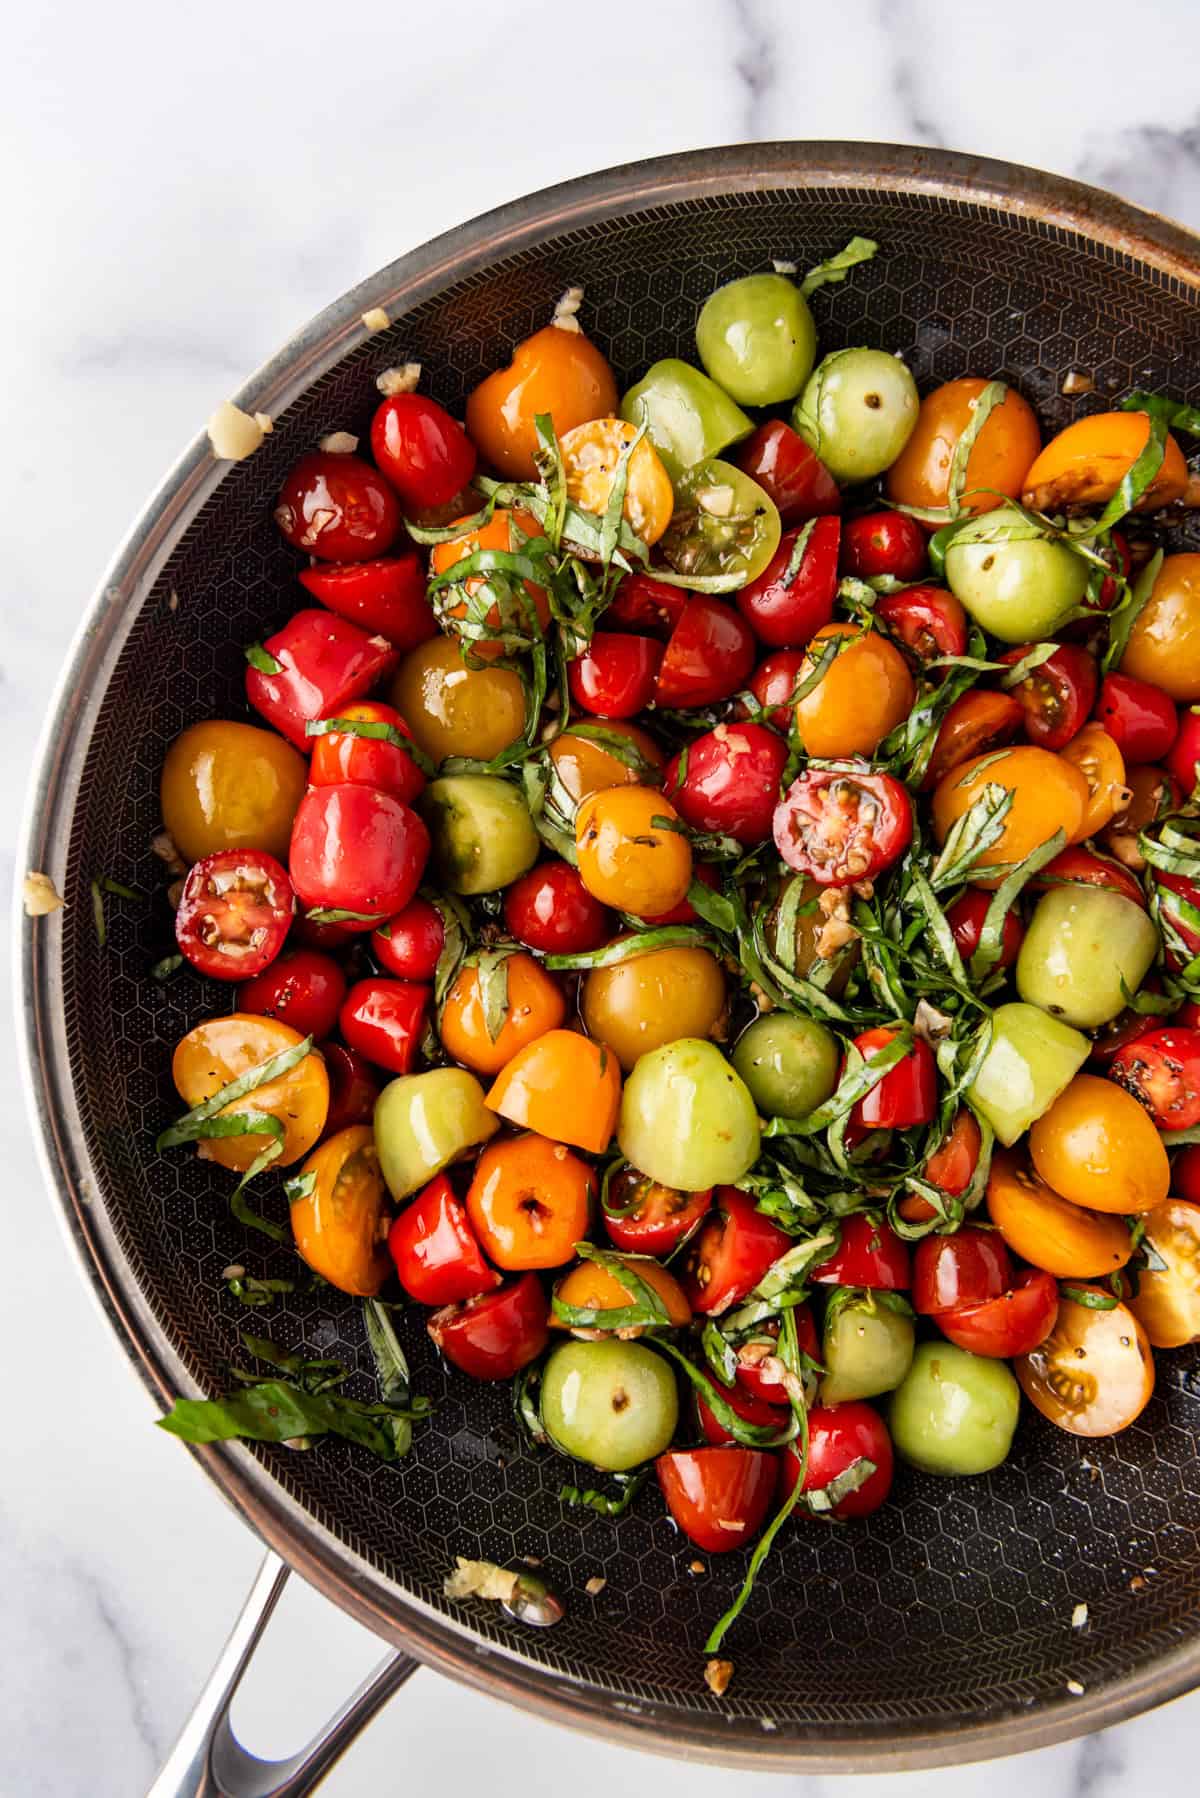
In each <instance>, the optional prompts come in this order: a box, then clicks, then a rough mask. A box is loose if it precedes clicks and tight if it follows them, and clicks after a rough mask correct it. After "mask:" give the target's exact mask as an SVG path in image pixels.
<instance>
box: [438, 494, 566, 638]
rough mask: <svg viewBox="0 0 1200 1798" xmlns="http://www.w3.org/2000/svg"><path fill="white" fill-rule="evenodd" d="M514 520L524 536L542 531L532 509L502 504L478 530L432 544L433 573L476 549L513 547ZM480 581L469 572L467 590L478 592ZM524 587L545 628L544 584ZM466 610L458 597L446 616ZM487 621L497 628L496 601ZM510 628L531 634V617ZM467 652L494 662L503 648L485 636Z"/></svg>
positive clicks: (481, 578)
mask: <svg viewBox="0 0 1200 1798" xmlns="http://www.w3.org/2000/svg"><path fill="white" fill-rule="evenodd" d="M454 522H455V523H456V524H466V523H468V522H469V520H467V519H465V518H457V519H455V521H454ZM514 523H515V524H516V526H517V529H518V530H519V531H520V532H522V533H523V534H524V536H525V537H540V536H541V535H542V527H541V525H540V524H539V523H538V521H537V519H536V518H535V517H534V516H533V514H532V512H524V511H522V510H521V509H520V508H518V509H517V510H516V511H515V512H506V511H504V510H503V509H502V508H501V509H498V510H497V511H495V512H493V513H492V516H491V517H490V518H489V520H488V522H487V523H486V524H485V525H481V526H480V527H479V529H478V530H475V531H464V532H463V534H462V536H461V537H454V538H452V539H451V540H450V542H449V543H436V544H435V545H434V548H433V556H432V559H431V564H430V566H431V567H432V570H433V572H434V574H445V573H446V571H447V569H449V568H453V567H454V565H455V563H456V562H464V561H465V560H466V559H467V557H468V556H473V555H474V554H475V551H476V550H477V549H500V550H515V549H516V548H517V547H518V543H517V542H516V541H514V539H513V530H512V527H513V524H514ZM483 584H484V576H483V575H481V574H476V575H472V576H471V577H470V579H469V580H468V581H467V582H466V583H465V586H466V590H467V593H468V594H471V593H477V592H478V591H479V589H480V587H482V586H483ZM525 591H526V593H527V594H528V595H529V599H530V603H531V604H532V606H533V609H534V612H535V613H536V615H537V621H538V626H539V628H540V629H541V630H543V631H544V630H546V628H547V627H548V625H549V623H550V601H549V600H548V599H547V598H546V590H545V588H544V587H539V586H538V585H537V584H536V582H534V581H526V582H525ZM466 610H467V608H466V606H465V605H464V604H463V602H462V601H461V600H460V601H459V603H458V604H457V605H453V606H451V607H450V608H449V616H450V617H451V618H463V617H465V616H466ZM487 622H488V626H489V628H490V629H491V630H499V629H500V627H501V617H500V608H499V606H498V605H497V606H493V607H492V608H491V610H490V611H489V613H488V615H487ZM513 628H514V629H515V630H517V631H518V632H519V633H520V635H521V636H523V637H527V636H531V635H532V634H533V628H532V621H531V620H530V619H528V618H521V619H520V620H518V621H514V623H513ZM470 653H471V654H472V655H474V656H477V657H478V658H479V660H480V661H481V662H494V661H495V660H496V658H497V656H502V655H503V654H504V653H505V650H504V645H503V643H497V642H489V641H488V640H487V639H486V638H482V639H480V640H479V641H478V642H471V644H470Z"/></svg>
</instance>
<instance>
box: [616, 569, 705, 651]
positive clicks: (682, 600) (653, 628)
mask: <svg viewBox="0 0 1200 1798" xmlns="http://www.w3.org/2000/svg"><path fill="white" fill-rule="evenodd" d="M687 602H688V594H687V592H686V590H685V589H684V588H683V587H669V586H668V585H667V583H666V581H656V580H655V578H654V576H653V575H652V574H627V575H626V576H625V578H624V580H623V581H622V582H621V584H620V586H619V587H618V588H617V590H616V592H615V593H614V594H613V597H612V601H611V603H610V604H609V607H608V610H607V611H606V612H605V614H604V622H605V624H606V625H607V626H609V627H610V628H611V627H612V626H614V625H620V626H622V628H623V629H625V630H628V631H636V632H638V633H639V634H641V635H645V636H650V637H658V638H659V639H660V641H662V642H664V643H665V642H666V640H667V638H668V637H669V636H670V635H671V632H672V631H673V630H674V629H675V626H676V625H677V624H678V623H679V620H680V619H681V618H682V616H683V608H684V607H685V606H686V605H687Z"/></svg>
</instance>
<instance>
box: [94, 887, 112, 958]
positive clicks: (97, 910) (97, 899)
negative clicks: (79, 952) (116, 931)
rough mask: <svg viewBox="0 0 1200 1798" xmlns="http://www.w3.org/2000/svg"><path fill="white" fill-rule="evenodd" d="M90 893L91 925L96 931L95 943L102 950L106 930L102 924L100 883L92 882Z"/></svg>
mask: <svg viewBox="0 0 1200 1798" xmlns="http://www.w3.org/2000/svg"><path fill="white" fill-rule="evenodd" d="M91 893H92V923H93V925H94V927H95V931H96V943H97V946H98V947H99V948H101V949H103V948H104V946H105V944H106V943H107V941H108V928H107V926H106V925H105V922H104V895H103V893H102V892H101V891H100V882H99V881H98V880H93V881H92V883H91Z"/></svg>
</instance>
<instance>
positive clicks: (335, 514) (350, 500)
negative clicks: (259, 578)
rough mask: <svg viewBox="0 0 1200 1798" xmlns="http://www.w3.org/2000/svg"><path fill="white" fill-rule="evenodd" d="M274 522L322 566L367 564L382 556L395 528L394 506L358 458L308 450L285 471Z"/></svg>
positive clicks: (385, 487)
mask: <svg viewBox="0 0 1200 1798" xmlns="http://www.w3.org/2000/svg"><path fill="white" fill-rule="evenodd" d="M274 516H275V523H276V524H277V525H278V526H279V528H280V530H281V531H282V532H283V534H284V536H285V537H286V538H287V540H288V542H289V543H290V544H291V545H292V546H293V548H294V549H303V550H307V552H308V553H309V555H313V556H319V557H320V558H321V560H322V561H323V562H368V561H370V560H371V559H372V558H373V557H375V556H383V555H386V554H387V552H388V550H389V549H390V548H391V546H392V544H393V542H394V541H395V538H396V534H397V532H398V531H399V529H400V507H399V505H398V504H397V502H396V495H395V494H394V493H393V492H392V490H391V488H390V487H389V486H388V484H387V482H386V481H385V480H384V478H383V476H382V475H381V474H380V473H379V470H378V469H377V468H372V467H371V464H370V463H369V462H364V461H363V459H362V457H361V456H339V455H330V454H329V453H328V452H327V451H325V450H313V451H312V452H311V453H310V454H309V455H307V456H301V458H300V460H299V461H298V462H297V463H296V464H295V465H294V466H293V467H292V469H291V470H290V471H289V473H288V476H287V479H286V480H285V481H284V483H283V486H282V487H281V488H280V491H279V498H278V499H277V500H276V502H275V514H274Z"/></svg>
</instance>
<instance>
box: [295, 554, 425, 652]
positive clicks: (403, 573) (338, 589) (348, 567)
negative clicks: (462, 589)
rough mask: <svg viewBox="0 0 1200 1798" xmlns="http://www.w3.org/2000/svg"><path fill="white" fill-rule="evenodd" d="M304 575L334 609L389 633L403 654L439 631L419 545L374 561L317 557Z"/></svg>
mask: <svg viewBox="0 0 1200 1798" xmlns="http://www.w3.org/2000/svg"><path fill="white" fill-rule="evenodd" d="M299 579H300V585H301V586H302V587H306V588H307V589H308V591H309V592H310V593H311V594H312V596H313V598H314V599H316V600H319V601H320V603H321V604H322V605H323V606H328V607H329V610H330V611H331V612H337V613H338V614H339V615H340V616H341V617H342V618H348V619H349V620H350V622H351V624H357V625H360V626H361V628H362V629H363V630H365V631H367V632H369V633H370V635H371V636H373V637H386V638H387V640H388V642H389V643H390V644H391V646H392V648H393V649H395V650H398V651H399V652H400V654H401V655H403V654H404V652H405V651H406V650H409V649H415V648H416V647H417V645H418V643H425V642H427V641H428V639H429V638H430V637H436V635H437V628H438V623H437V619H436V618H435V617H434V615H433V607H432V606H431V605H430V603H429V601H428V599H427V598H426V596H425V566H424V563H423V562H422V560H421V558H420V556H419V555H417V554H416V552H415V551H412V552H409V553H408V554H405V555H402V556H387V557H384V558H383V559H382V560H380V561H375V562H344V563H333V564H331V565H326V566H322V564H321V563H319V562H318V563H316V564H315V565H314V566H313V567H312V568H302V569H301V570H300V575H299Z"/></svg>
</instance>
